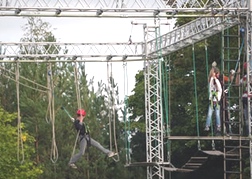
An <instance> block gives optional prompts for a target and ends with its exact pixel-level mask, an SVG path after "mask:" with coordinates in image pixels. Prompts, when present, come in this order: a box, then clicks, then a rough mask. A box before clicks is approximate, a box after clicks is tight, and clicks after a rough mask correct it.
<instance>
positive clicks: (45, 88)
mask: <svg viewBox="0 0 252 179" xmlns="http://www.w3.org/2000/svg"><path fill="white" fill-rule="evenodd" d="M0 69H1V70H4V71H7V72H8V73H11V74H14V75H15V73H13V72H12V71H10V70H7V69H5V68H3V67H1V66H0ZM1 75H3V76H5V77H6V78H8V79H10V80H12V81H15V82H17V81H16V80H14V79H12V78H11V77H10V76H7V75H5V74H1ZM20 79H24V80H26V81H28V82H30V83H32V84H35V85H36V86H38V87H41V88H44V90H41V89H38V88H33V87H31V86H28V85H26V84H24V83H21V82H20ZM18 83H19V85H23V86H25V87H28V88H30V89H33V90H37V91H40V92H43V93H46V92H47V90H49V89H48V88H47V87H46V86H43V85H41V84H38V83H36V82H34V81H32V80H29V79H27V78H25V77H22V76H20V75H19V82H18Z"/></svg>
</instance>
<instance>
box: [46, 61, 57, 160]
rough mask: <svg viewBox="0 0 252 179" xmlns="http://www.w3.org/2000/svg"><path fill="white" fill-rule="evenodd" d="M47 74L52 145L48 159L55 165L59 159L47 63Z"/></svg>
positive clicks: (50, 77) (50, 80)
mask: <svg viewBox="0 0 252 179" xmlns="http://www.w3.org/2000/svg"><path fill="white" fill-rule="evenodd" d="M47 74H48V80H49V82H47V84H48V85H49V87H50V89H51V90H50V91H49V93H48V101H49V105H48V106H49V114H50V121H51V124H52V144H51V153H50V159H51V161H52V163H56V162H57V160H58V157H59V154H58V148H57V143H56V135H55V110H54V83H53V73H52V64H51V63H49V65H47Z"/></svg>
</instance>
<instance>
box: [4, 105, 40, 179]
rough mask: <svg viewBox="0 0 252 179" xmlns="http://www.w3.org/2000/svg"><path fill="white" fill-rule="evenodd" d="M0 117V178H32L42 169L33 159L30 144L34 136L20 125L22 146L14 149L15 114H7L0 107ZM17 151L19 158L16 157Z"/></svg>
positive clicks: (37, 175)
mask: <svg viewBox="0 0 252 179" xmlns="http://www.w3.org/2000/svg"><path fill="white" fill-rule="evenodd" d="M0 119H1V120H0V136H1V137H0V153H1V158H0V168H1V173H0V178H10V179H15V178H21V179H26V178H27V179H28V178H30V179H32V178H37V177H39V175H40V174H42V170H41V168H40V167H39V166H37V165H36V163H35V161H34V160H33V158H32V156H33V155H32V154H33V153H34V152H35V151H34V148H33V147H31V146H30V145H31V144H33V143H34V138H33V137H32V136H31V135H30V134H29V133H28V132H27V131H25V127H22V130H23V133H22V135H21V136H20V137H21V140H22V142H23V148H18V149H19V150H16V149H17V141H18V135H17V127H16V126H14V124H15V123H16V122H15V121H14V120H16V119H17V114H15V113H14V114H9V113H7V112H6V111H4V110H3V109H2V108H0ZM22 126H24V125H22ZM18 153H19V156H20V158H17V154H18ZM23 156H24V158H23Z"/></svg>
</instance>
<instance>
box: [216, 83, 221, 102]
mask: <svg viewBox="0 0 252 179" xmlns="http://www.w3.org/2000/svg"><path fill="white" fill-rule="evenodd" d="M215 82H216V85H217V89H218V101H220V100H221V95H222V87H221V84H220V81H219V80H218V79H216V80H215Z"/></svg>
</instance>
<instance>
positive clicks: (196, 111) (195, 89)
mask: <svg viewBox="0 0 252 179" xmlns="http://www.w3.org/2000/svg"><path fill="white" fill-rule="evenodd" d="M192 58H193V71H194V73H193V79H194V99H195V113H196V123H197V136H198V137H199V135H200V132H199V116H198V94H197V80H196V75H197V74H196V62H195V51H194V44H192ZM200 149H201V148H200V140H198V150H200Z"/></svg>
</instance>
